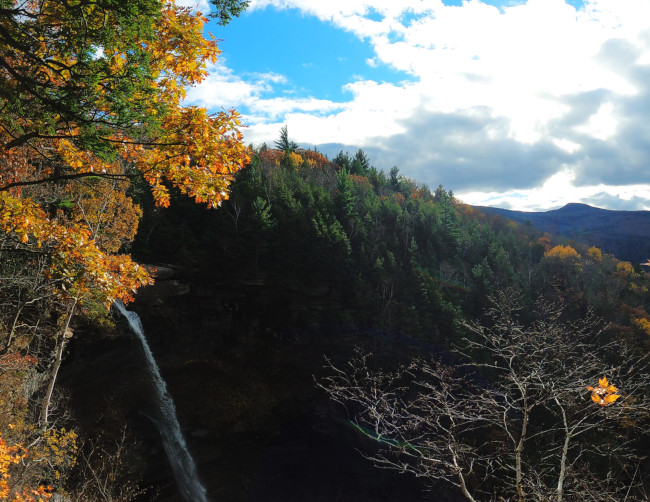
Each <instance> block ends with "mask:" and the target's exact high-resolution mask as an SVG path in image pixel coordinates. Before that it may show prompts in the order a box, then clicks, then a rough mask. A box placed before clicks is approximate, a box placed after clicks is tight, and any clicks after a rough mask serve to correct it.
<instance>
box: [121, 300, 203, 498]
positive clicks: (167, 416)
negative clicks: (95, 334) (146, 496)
mask: <svg viewBox="0 0 650 502" xmlns="http://www.w3.org/2000/svg"><path fill="white" fill-rule="evenodd" d="M115 307H116V308H117V310H119V311H120V313H121V314H122V315H123V316H124V317H125V318H126V320H127V321H128V322H129V326H130V327H131V331H133V333H135V334H136V336H137V337H138V338H139V339H140V342H141V343H142V348H143V350H144V353H145V356H146V358H147V363H148V367H149V371H150V373H151V378H152V380H153V382H154V384H155V385H154V386H155V388H156V400H157V402H158V403H157V404H158V406H159V409H160V417H159V419H158V420H157V421H156V425H157V426H158V431H159V432H160V436H161V437H162V443H163V447H164V448H165V453H167V458H168V459H169V463H170V465H171V467H172V471H173V472H174V479H175V480H176V483H177V485H178V488H179V491H180V493H181V495H182V497H183V498H184V499H185V500H186V501H187V502H208V498H207V496H206V493H205V488H204V487H203V485H202V484H201V481H200V480H199V476H198V473H197V470H196V464H195V463H194V459H193V458H192V456H191V455H190V452H189V450H188V449H187V444H186V443H185V438H184V437H183V433H182V431H181V427H180V425H179V423H178V418H177V417H176V407H175V406H174V401H173V400H172V397H171V396H170V395H169V392H168V391H167V385H166V384H165V380H163V378H162V376H161V375H160V370H159V369H158V365H157V364H156V360H155V359H154V357H153V353H152V352H151V349H150V348H149V344H148V343H147V339H146V338H145V336H144V328H143V327H142V322H141V321H140V317H138V314H136V313H135V312H131V311H129V310H126V308H125V307H124V305H123V304H122V303H121V302H116V303H115Z"/></svg>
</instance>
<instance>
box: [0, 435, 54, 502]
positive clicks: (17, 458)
mask: <svg viewBox="0 0 650 502" xmlns="http://www.w3.org/2000/svg"><path fill="white" fill-rule="evenodd" d="M26 457H27V454H26V453H25V452H24V450H23V449H22V447H21V446H20V445H14V446H9V445H8V444H7V443H6V441H5V440H4V439H3V438H2V437H1V436H0V500H2V501H5V502H37V501H41V500H46V499H49V498H50V494H49V493H48V490H47V489H46V488H45V487H43V486H40V487H38V488H37V489H29V488H23V489H22V490H21V491H20V492H17V491H15V490H12V489H11V487H10V481H11V473H10V469H11V466H12V465H15V464H19V463H20V462H21V461H22V460H23V459H24V458H26Z"/></svg>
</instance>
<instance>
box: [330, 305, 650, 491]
mask: <svg viewBox="0 0 650 502" xmlns="http://www.w3.org/2000/svg"><path fill="white" fill-rule="evenodd" d="M493 305H494V306H493V308H491V309H490V310H489V311H488V312H487V314H486V317H485V319H483V321H482V322H481V323H478V322H474V323H467V324H466V325H465V328H466V330H467V336H466V337H465V338H464V339H463V340H462V343H460V344H459V347H458V348H457V350H456V354H455V355H454V356H455V357H457V358H458V359H457V361H456V362H454V364H449V363H445V362H442V361H440V360H431V361H425V360H416V361H413V362H412V363H411V364H409V365H404V366H401V367H399V368H398V369H397V370H393V371H383V370H381V369H377V368H374V367H373V360H372V358H370V357H369V356H368V355H364V354H362V353H358V354H357V355H356V356H355V357H354V358H353V359H352V360H351V361H349V363H348V365H347V367H344V368H342V369H341V368H338V367H336V366H335V365H334V364H332V363H331V362H329V361H328V363H327V368H328V374H327V376H325V377H324V378H322V379H320V380H319V382H318V384H319V386H320V387H322V388H323V389H324V390H325V391H326V392H327V393H328V394H329V395H330V397H331V398H332V399H333V400H334V401H337V402H339V403H342V404H344V405H345V406H346V407H347V409H348V411H349V413H350V414H351V415H352V416H353V421H354V423H355V424H356V425H357V427H358V429H359V430H360V431H362V432H364V433H365V434H366V435H368V436H369V437H371V438H373V439H374V440H375V441H377V443H378V446H379V448H378V449H377V451H376V452H374V453H370V454H367V456H368V457H369V458H370V459H371V460H372V461H373V462H374V463H375V465H376V466H377V467H382V468H391V469H396V470H399V471H400V472H410V473H412V474H415V475H416V476H418V477H423V478H426V479H427V480H429V481H430V482H432V483H436V482H438V483H439V482H447V483H451V484H452V485H454V486H456V487H457V488H458V489H459V490H460V492H461V493H462V494H463V495H464V497H465V498H466V499H467V500H470V501H476V500H517V501H519V502H521V501H524V500H556V501H558V502H561V501H565V500H572V501H582V500H593V501H601V500H602V501H605V500H608V501H613V500H626V501H632V500H641V499H643V500H646V498H645V497H644V496H643V493H642V489H641V487H642V483H641V480H640V479H639V475H638V472H639V469H638V467H639V465H640V462H641V460H642V459H641V458H640V456H639V455H638V454H637V453H636V449H635V446H636V445H635V442H638V441H636V440H637V439H638V438H639V436H640V435H641V434H642V433H643V429H644V424H647V418H648V412H647V410H648V401H647V399H646V397H645V396H646V395H647V391H648V385H649V383H650V374H649V372H648V365H647V361H646V358H645V357H644V356H643V355H639V354H637V353H635V352H634V351H633V350H631V349H630V348H628V347H626V346H625V345H624V344H623V343H622V342H620V341H619V340H617V339H616V338H615V337H614V336H613V335H612V334H611V333H610V332H608V331H607V330H606V329H605V325H604V323H603V322H602V321H600V320H599V319H597V318H596V317H595V316H593V315H592V314H590V313H589V314H587V315H586V316H585V317H584V318H583V319H580V320H578V321H573V322H569V321H565V320H563V315H562V314H563V312H562V309H561V308H560V307H558V306H556V305H550V304H540V305H539V306H538V309H537V311H536V313H535V314H534V318H533V319H532V320H531V321H530V322H528V323H523V321H522V320H521V319H520V317H521V308H520V307H519V305H518V303H517V301H516V300H515V299H514V295H512V294H510V295H508V294H503V295H499V296H498V297H496V298H494V299H493ZM449 359H451V358H449ZM603 376H606V377H607V378H608V379H609V381H610V382H613V383H615V384H616V386H617V388H618V392H620V395H621V397H620V399H618V400H617V401H616V402H615V403H613V404H611V405H608V406H599V404H598V403H595V402H594V401H592V399H591V394H590V392H589V390H587V386H594V385H597V384H598V380H599V379H600V378H602V377H603Z"/></svg>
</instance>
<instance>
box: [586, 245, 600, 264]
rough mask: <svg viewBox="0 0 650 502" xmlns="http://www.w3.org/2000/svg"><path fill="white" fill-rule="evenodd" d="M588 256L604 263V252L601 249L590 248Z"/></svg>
mask: <svg viewBox="0 0 650 502" xmlns="http://www.w3.org/2000/svg"><path fill="white" fill-rule="evenodd" d="M587 254H588V255H589V257H590V258H591V259H592V260H594V261H602V259H603V252H602V251H601V250H600V249H598V248H597V247H594V246H592V247H590V248H589V249H588V250H587Z"/></svg>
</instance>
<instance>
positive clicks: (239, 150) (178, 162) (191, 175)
mask: <svg viewBox="0 0 650 502" xmlns="http://www.w3.org/2000/svg"><path fill="white" fill-rule="evenodd" d="M239 125H240V123H239V115H238V114H237V113H236V112H235V111H234V110H231V111H229V112H221V113H219V114H217V115H214V116H209V115H208V114H207V112H206V110H205V109H203V108H198V107H187V108H179V109H177V110H176V111H174V112H173V113H170V114H169V115H168V116H167V117H166V118H165V121H164V122H163V124H162V128H163V130H162V134H163V136H162V137H161V142H162V143H164V146H162V147H157V148H148V149H145V151H143V153H142V155H140V157H139V159H138V160H137V165H138V167H139V169H140V170H141V171H142V172H143V173H144V176H145V179H146V180H147V182H148V183H149V184H150V185H151V186H152V190H153V196H154V200H155V201H156V204H158V205H160V206H167V205H168V204H169V194H168V193H167V189H166V188H165V186H164V185H163V183H162V180H163V179H166V180H168V181H170V182H171V183H172V184H173V185H174V186H176V187H178V188H179V189H180V190H181V192H182V193H184V194H187V195H189V196H190V197H194V199H195V201H196V202H199V203H206V204H208V206H210V207H216V206H218V205H219V204H220V203H221V201H222V200H225V199H226V198H227V197H228V196H227V190H228V186H229V184H230V182H231V181H232V178H233V175H234V173H236V172H237V171H238V170H239V169H241V168H242V167H244V165H245V164H246V163H248V162H249V161H250V150H249V148H248V147H247V146H245V145H244V144H243V142H242V135H241V132H240V131H239V130H238V126H239Z"/></svg>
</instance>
